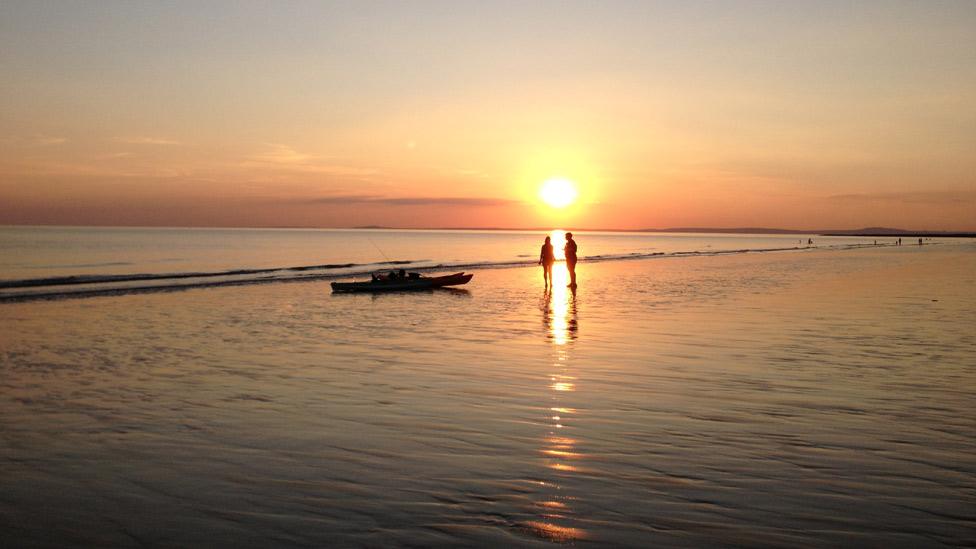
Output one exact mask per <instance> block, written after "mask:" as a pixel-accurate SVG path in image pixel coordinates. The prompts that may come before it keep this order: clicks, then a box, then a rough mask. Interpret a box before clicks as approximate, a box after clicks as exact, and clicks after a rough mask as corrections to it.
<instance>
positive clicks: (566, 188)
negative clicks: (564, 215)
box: [539, 177, 579, 208]
mask: <svg viewBox="0 0 976 549" xmlns="http://www.w3.org/2000/svg"><path fill="white" fill-rule="evenodd" d="M578 195H579V191H577V190H576V184H575V183H573V182H572V181H570V180H569V179H566V178H564V177H553V178H551V179H547V180H546V181H545V182H544V183H543V184H542V188H540V189H539V198H541V199H542V201H543V202H545V203H546V204H548V205H550V206H552V207H553V208H565V207H566V206H569V205H570V204H572V203H573V202H575V201H576V197H577V196H578Z"/></svg>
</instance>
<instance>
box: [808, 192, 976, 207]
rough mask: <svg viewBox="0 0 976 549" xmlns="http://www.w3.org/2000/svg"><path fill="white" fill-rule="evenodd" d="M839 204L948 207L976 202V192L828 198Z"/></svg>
mask: <svg viewBox="0 0 976 549" xmlns="http://www.w3.org/2000/svg"><path fill="white" fill-rule="evenodd" d="M827 200H832V201H837V202H902V203H905V204H932V205H947V204H958V203H960V202H976V190H974V191H914V192H896V193H851V194H835V195H832V196H828V197H827Z"/></svg>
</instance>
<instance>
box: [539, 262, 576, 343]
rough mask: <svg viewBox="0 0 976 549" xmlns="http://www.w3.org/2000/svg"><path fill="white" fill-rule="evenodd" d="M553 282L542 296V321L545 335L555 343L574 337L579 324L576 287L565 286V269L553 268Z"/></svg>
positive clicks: (567, 340) (568, 340)
mask: <svg viewBox="0 0 976 549" xmlns="http://www.w3.org/2000/svg"><path fill="white" fill-rule="evenodd" d="M552 278H553V282H552V285H551V286H550V288H549V289H547V290H546V292H545V294H544V296H543V307H542V311H543V316H542V321H543V323H544V324H545V326H546V337H547V338H549V339H551V340H552V342H553V343H555V344H556V345H565V344H566V343H568V342H570V341H571V340H574V339H576V337H577V330H578V329H579V324H578V321H577V317H576V288H572V287H566V285H565V284H564V282H565V281H566V278H567V273H566V271H564V270H562V269H555V270H553V273H552Z"/></svg>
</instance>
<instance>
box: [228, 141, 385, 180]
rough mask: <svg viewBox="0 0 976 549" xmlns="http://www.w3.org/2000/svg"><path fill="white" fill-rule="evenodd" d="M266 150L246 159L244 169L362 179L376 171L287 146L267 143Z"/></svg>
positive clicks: (242, 165) (243, 163)
mask: <svg viewBox="0 0 976 549" xmlns="http://www.w3.org/2000/svg"><path fill="white" fill-rule="evenodd" d="M267 146H268V149H267V150H265V151H264V152H262V153H260V154H256V155H254V156H251V157H248V158H246V159H245V160H244V162H242V163H241V167H244V168H251V169H253V168H261V169H275V170H287V171H292V172H302V173H314V174H326V175H336V176H347V177H358V178H362V177H365V176H369V175H374V174H376V173H377V172H376V170H374V169H369V168H357V167H355V166H344V165H340V164H336V163H334V162H329V160H330V158H329V157H324V156H315V155H311V154H306V153H303V152H299V151H297V150H295V149H293V148H291V147H289V146H288V145H281V144H278V143H268V144H267Z"/></svg>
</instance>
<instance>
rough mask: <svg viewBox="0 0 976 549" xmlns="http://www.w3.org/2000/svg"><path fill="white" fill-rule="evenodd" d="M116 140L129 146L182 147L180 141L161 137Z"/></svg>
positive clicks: (117, 138)
mask: <svg viewBox="0 0 976 549" xmlns="http://www.w3.org/2000/svg"><path fill="white" fill-rule="evenodd" d="M115 140H116V141H118V142H119V143H126V144H129V145H182V143H180V142H179V141H176V140H173V139H164V138H160V137H116V138H115Z"/></svg>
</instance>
